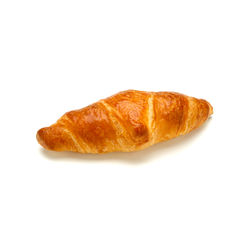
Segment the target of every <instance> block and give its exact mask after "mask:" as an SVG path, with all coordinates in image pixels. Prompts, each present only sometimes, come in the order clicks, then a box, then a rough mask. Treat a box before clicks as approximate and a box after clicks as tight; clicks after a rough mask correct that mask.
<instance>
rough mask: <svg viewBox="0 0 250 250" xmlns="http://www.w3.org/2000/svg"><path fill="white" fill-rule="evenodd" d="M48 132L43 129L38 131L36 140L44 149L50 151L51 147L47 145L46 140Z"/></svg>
mask: <svg viewBox="0 0 250 250" xmlns="http://www.w3.org/2000/svg"><path fill="white" fill-rule="evenodd" d="M46 130H47V128H41V129H39V130H38V131H37V133H36V139H37V141H38V143H39V144H40V145H41V146H42V147H44V148H46V149H48V150H50V147H49V146H48V144H47V143H46V140H45V133H46Z"/></svg>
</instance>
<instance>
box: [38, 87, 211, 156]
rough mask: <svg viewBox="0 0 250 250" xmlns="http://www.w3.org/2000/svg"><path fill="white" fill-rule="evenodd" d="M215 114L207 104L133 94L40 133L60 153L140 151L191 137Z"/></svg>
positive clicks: (169, 94) (76, 112)
mask: <svg viewBox="0 0 250 250" xmlns="http://www.w3.org/2000/svg"><path fill="white" fill-rule="evenodd" d="M212 113H213V108H212V106H211V105H210V104H209V103H208V102H207V101H205V100H202V99H196V98H193V97H188V96H185V95H182V94H179V93H174V92H144V91H136V90H127V91H123V92H120V93H118V94H116V95H113V96H111V97H109V98H106V99H103V100H100V101H99V102H97V103H94V104H92V105H89V106H87V107H85V108H82V109H79V110H74V111H70V112H67V113H66V114H65V115H63V116H62V117H61V118H60V119H59V120H58V121H57V123H55V124H53V125H52V126H50V127H47V128H42V129H40V130H39V131H38V132H37V140H38V142H39V143H40V144H41V145H42V146H43V147H44V148H46V149H49V150H55V151H76V152H80V153H106V152H113V151H127V152H128V151H135V150H141V149H143V148H146V147H149V146H150V145H153V144H155V143H158V142H160V141H164V140H169V139H171V138H174V137H176V136H179V135H182V134H186V133H188V132H190V131H191V130H193V129H195V128H197V127H199V126H200V125H201V124H203V123H204V122H205V121H206V120H207V118H208V117H209V116H210V115H211V114H212Z"/></svg>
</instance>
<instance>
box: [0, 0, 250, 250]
mask: <svg viewBox="0 0 250 250" xmlns="http://www.w3.org/2000/svg"><path fill="white" fill-rule="evenodd" d="M249 7H250V6H249V1H221V0H216V1H136V0H133V1H94V0H92V1H53V0H49V1H25V0H24V1H11V0H8V1H7V0H6V1H1V2H0V36H1V37H0V71H1V72H0V82H1V99H0V102H1V123H0V126H1V144H0V147H1V166H0V249H3V250H8V249H15V250H16V249H25V250H29V249H32V250H34V249H36V250H39V249H42V250H43V249H46V250H50V249H51V250H55V249H60V250H64V249H70V250H71V249H74V250H78V249H87V250H89V249H109V250H112V249H116V250H117V249H130V250H132V249H136V250H138V249H144V250H145V249H192V250H194V249H199V250H200V249H220V250H221V249H227V250H228V249H241V250H243V249H249V248H250V238H249V235H250V226H249V225H250V213H249V211H250V199H249V197H250V164H249V163H250V162H249V139H250V138H249V100H248V98H249V91H248V85H249V83H250V73H249V72H250V71H249V69H250V59H249V58H250V46H249V45H250V35H249V34H250V33H249V28H250V15H249V12H250V8H249ZM131 88H132V89H139V90H151V91H160V90H162V91H170V90H171V91H177V92H181V93H184V94H188V95H191V96H195V97H199V98H204V99H207V100H208V101H210V102H211V104H212V105H213V106H214V116H213V117H212V119H210V120H209V121H208V122H207V123H206V124H205V125H204V126H203V127H202V128H201V129H199V130H197V131H195V132H193V133H191V134H189V135H187V136H185V137H181V138H178V139H176V140H173V141H170V142H166V143H162V144H160V145H157V146H154V147H152V148H150V149H147V150H145V151H142V152H138V153H124V154H122V153H117V154H107V155H101V156H93V155H77V154H70V153H53V152H46V151H45V150H42V149H41V147H40V146H39V145H38V143H37V142H36V139H35V135H36V131H37V130H38V129H39V128H41V127H44V126H48V125H50V124H51V123H53V122H55V121H56V120H57V119H58V118H59V117H60V116H61V115H62V114H63V113H64V112H66V111H69V110H72V109H76V108H81V107H84V106H86V105H88V104H90V103H93V102H95V101H97V100H99V99H100V98H104V97H107V96H109V95H111V94H114V93H116V92H118V91H121V90H125V89H131Z"/></svg>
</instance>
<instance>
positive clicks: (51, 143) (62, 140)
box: [36, 125, 76, 151]
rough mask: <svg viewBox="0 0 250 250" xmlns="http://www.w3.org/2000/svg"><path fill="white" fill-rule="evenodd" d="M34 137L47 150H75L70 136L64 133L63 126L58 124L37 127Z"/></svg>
mask: <svg viewBox="0 0 250 250" xmlns="http://www.w3.org/2000/svg"><path fill="white" fill-rule="evenodd" d="M36 139H37V141H38V143H39V144H40V145H41V146H42V147H44V148H45V149H47V150H54V151H76V148H75V146H74V142H72V138H71V137H70V136H69V135H68V134H67V133H66V131H65V130H64V129H63V127H61V126H58V125H52V126H50V127H45V128H41V129H39V130H38V131H37V134H36Z"/></svg>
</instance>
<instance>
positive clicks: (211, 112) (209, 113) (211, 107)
mask: <svg viewBox="0 0 250 250" xmlns="http://www.w3.org/2000/svg"><path fill="white" fill-rule="evenodd" d="M208 106H209V112H208V117H210V116H211V115H212V114H213V113H214V108H213V106H212V105H211V104H210V103H209V102H208Z"/></svg>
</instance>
